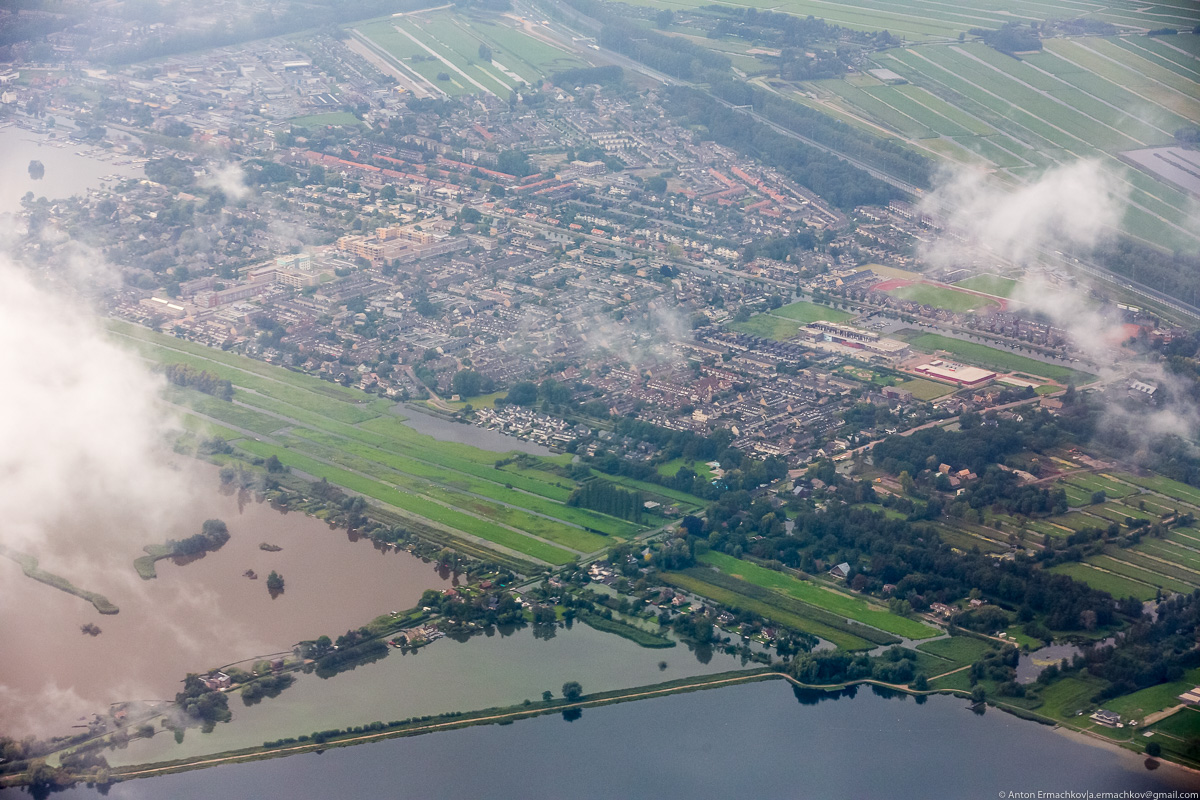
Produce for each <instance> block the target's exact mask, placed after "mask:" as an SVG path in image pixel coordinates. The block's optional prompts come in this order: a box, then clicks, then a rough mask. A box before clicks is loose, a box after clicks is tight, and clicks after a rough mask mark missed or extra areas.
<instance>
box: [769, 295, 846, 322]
mask: <svg viewBox="0 0 1200 800" xmlns="http://www.w3.org/2000/svg"><path fill="white" fill-rule="evenodd" d="M768 313H771V314H774V315H775V316H777V317H786V318H787V319H791V320H795V321H796V322H799V323H800V324H802V325H807V324H808V323H810V322H818V321H824V322H845V321H846V320H848V319H852V318H853V317H854V315H853V314H851V313H850V312H848V311H842V310H840V309H837V308H830V307H829V306H823V305H820V304H818V303H810V302H808V301H807V300H798V301H796V302H795V303H789V304H787V305H786V306H783V307H781V308H777V309H775V310H774V311H771V312H768Z"/></svg>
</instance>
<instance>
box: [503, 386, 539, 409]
mask: <svg viewBox="0 0 1200 800" xmlns="http://www.w3.org/2000/svg"><path fill="white" fill-rule="evenodd" d="M505 399H506V400H507V401H508V402H509V403H511V404H512V405H515V406H531V405H533V404H534V403H536V402H537V399H538V387H537V384H536V383H534V382H533V381H521V382H520V383H516V384H513V387H512V388H511V389H509V390H508V397H507V398H505Z"/></svg>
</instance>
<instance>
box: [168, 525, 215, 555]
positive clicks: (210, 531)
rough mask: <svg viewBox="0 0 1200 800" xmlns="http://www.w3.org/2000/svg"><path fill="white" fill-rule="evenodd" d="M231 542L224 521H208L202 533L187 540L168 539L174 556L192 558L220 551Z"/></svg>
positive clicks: (201, 528) (202, 527)
mask: <svg viewBox="0 0 1200 800" xmlns="http://www.w3.org/2000/svg"><path fill="white" fill-rule="evenodd" d="M228 541H229V528H228V527H227V526H226V525H225V523H224V522H223V521H222V520H219V519H206V520H204V524H203V525H201V526H200V532H199V533H197V534H193V535H192V536H189V537H187V538H186V539H178V540H177V539H168V540H167V547H168V548H169V549H170V550H171V554H172V555H176V556H191V555H196V554H197V553H206V552H208V551H209V550H218V549H220V548H221V546H222V545H224V544H225V543H226V542H228Z"/></svg>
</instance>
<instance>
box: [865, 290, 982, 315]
mask: <svg viewBox="0 0 1200 800" xmlns="http://www.w3.org/2000/svg"><path fill="white" fill-rule="evenodd" d="M887 293H888V294H890V295H891V296H892V297H896V298H899V299H901V300H911V301H913V302H914V303H920V304H922V305H927V306H933V307H934V308H944V309H945V310H947V311H954V312H956V313H963V312H966V311H978V310H980V309H984V308H995V307H996V306H998V305H999V303H997V302H996V301H995V300H990V299H988V298H986V297H980V296H979V295H977V294H970V293H969V292H959V291H956V290H954V289H947V288H944V287H941V286H934V285H932V284H929V283H910V284H908V285H907V286H898V287H896V288H894V289H888V290H887Z"/></svg>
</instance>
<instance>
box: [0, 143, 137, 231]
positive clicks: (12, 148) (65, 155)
mask: <svg viewBox="0 0 1200 800" xmlns="http://www.w3.org/2000/svg"><path fill="white" fill-rule="evenodd" d="M66 135H67V131H59V132H58V133H57V135H56V136H55V138H53V139H51V138H50V137H49V136H48V135H47V134H44V133H34V132H33V131H27V130H25V129H23V128H19V127H17V126H16V125H9V126H7V127H4V128H0V153H4V158H3V159H0V214H6V213H8V214H11V213H16V212H18V211H20V210H21V198H22V197H23V196H24V195H25V193H26V192H33V194H34V197H46V198H48V199H50V200H57V199H60V198H65V197H71V196H73V195H81V194H84V193H86V192H87V191H88V190H89V189H98V188H100V187H101V185H102V184H103V183H104V181H102V178H103V177H104V176H105V175H119V176H121V177H140V176H141V175H142V167H141V165H140V164H132V163H128V162H129V161H130V157H129V156H125V155H120V154H117V153H114V152H112V151H109V150H104V149H103V148H99V147H95V146H93V145H90V144H88V145H85V144H77V143H74V142H68V141H66V138H65V137H66ZM78 153H84V154H85V155H78ZM34 160H37V161H41V162H42V164H44V165H45V167H46V174H45V175H44V176H43V177H42V178H41V179H39V180H34V179H33V178H31V177H29V162H30V161H34ZM118 162H126V163H118ZM109 185H112V184H111V183H110V184H109Z"/></svg>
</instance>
